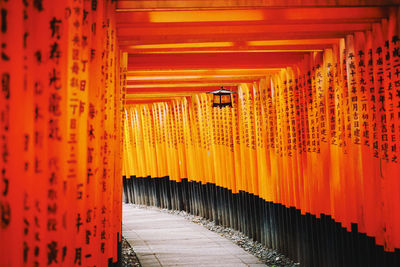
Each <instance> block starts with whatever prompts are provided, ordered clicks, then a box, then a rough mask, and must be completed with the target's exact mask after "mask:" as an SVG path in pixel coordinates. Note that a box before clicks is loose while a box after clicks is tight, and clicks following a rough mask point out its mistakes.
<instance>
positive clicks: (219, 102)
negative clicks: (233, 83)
mask: <svg viewBox="0 0 400 267" xmlns="http://www.w3.org/2000/svg"><path fill="white" fill-rule="evenodd" d="M234 93H235V92H232V91H229V90H226V89H224V88H223V87H222V86H221V88H220V89H219V90H215V91H212V92H210V94H213V107H219V108H222V107H227V106H229V107H232V97H231V94H234Z"/></svg>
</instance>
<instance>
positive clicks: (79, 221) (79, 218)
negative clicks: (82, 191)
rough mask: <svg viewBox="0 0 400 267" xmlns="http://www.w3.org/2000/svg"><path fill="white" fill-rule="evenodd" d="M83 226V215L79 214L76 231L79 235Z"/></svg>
mask: <svg viewBox="0 0 400 267" xmlns="http://www.w3.org/2000/svg"><path fill="white" fill-rule="evenodd" d="M82 224H83V223H82V218H81V214H80V213H78V215H77V217H76V230H77V232H78V233H79V229H80V227H81V225H82Z"/></svg>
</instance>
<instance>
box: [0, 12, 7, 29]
mask: <svg viewBox="0 0 400 267" xmlns="http://www.w3.org/2000/svg"><path fill="white" fill-rule="evenodd" d="M7 13H8V11H7V9H4V8H2V9H1V13H0V14H1V32H2V33H6V32H7Z"/></svg>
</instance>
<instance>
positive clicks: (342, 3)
mask: <svg viewBox="0 0 400 267" xmlns="http://www.w3.org/2000/svg"><path fill="white" fill-rule="evenodd" d="M397 4H400V1H399V0H379V1H376V0H336V1H329V0H325V1H321V0H285V1H282V0H213V1H204V0H185V1H182V0H146V1H137V0H119V1H118V2H117V10H132V11H135V10H181V9H184V10H188V9H193V10H202V9H241V8H265V7H270V8H284V7H286V8H291V7H338V6H339V7H351V6H388V5H397Z"/></svg>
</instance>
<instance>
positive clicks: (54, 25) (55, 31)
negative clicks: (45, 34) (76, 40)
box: [50, 17, 62, 39]
mask: <svg viewBox="0 0 400 267" xmlns="http://www.w3.org/2000/svg"><path fill="white" fill-rule="evenodd" d="M61 23H62V21H61V20H60V19H57V18H56V17H53V18H52V19H51V20H50V29H51V37H52V38H54V37H56V38H57V39H60V37H61V34H60V28H61V25H60V24H61Z"/></svg>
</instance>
